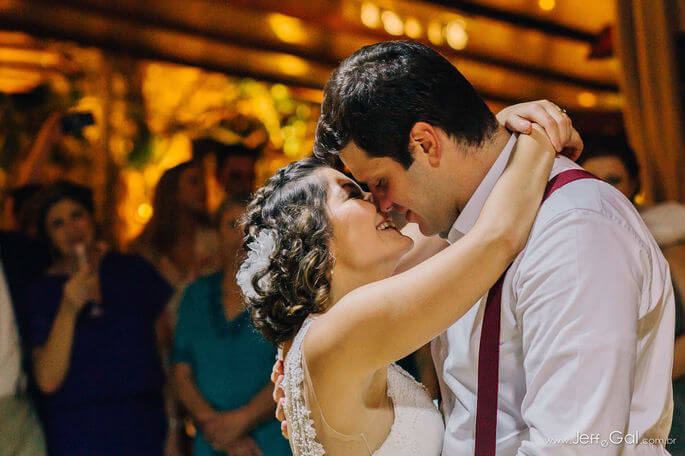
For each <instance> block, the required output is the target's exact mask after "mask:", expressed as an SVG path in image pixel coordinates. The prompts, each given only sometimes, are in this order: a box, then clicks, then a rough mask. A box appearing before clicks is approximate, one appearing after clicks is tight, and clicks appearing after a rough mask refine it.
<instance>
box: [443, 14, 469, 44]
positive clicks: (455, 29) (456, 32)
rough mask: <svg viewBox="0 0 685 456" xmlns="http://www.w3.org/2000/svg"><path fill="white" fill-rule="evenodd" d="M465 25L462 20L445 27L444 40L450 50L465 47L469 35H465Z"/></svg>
mask: <svg viewBox="0 0 685 456" xmlns="http://www.w3.org/2000/svg"><path fill="white" fill-rule="evenodd" d="M465 25H466V23H465V22H464V21H463V20H454V21H451V22H450V23H449V24H447V26H446V27H445V39H446V40H447V44H449V45H450V47H451V48H453V49H457V50H461V49H464V48H465V47H466V43H468V41H469V35H468V33H466V27H465Z"/></svg>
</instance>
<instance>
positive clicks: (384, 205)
mask: <svg viewBox="0 0 685 456" xmlns="http://www.w3.org/2000/svg"><path fill="white" fill-rule="evenodd" d="M371 194H372V195H373V201H374V202H375V203H376V206H377V207H378V210H380V211H381V212H390V210H391V209H392V206H393V204H392V201H391V200H390V198H388V197H387V195H386V194H385V192H382V191H378V190H377V189H376V188H372V189H371Z"/></svg>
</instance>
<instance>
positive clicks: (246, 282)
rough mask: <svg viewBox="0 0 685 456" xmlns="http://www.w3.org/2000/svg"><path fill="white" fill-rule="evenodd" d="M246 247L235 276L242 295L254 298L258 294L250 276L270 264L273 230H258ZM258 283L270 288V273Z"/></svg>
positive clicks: (263, 288) (272, 248)
mask: <svg viewBox="0 0 685 456" xmlns="http://www.w3.org/2000/svg"><path fill="white" fill-rule="evenodd" d="M247 248H248V252H247V258H246V259H245V261H243V264H242V265H240V270H239V271H238V273H237V274H236V275H235V278H236V282H237V283H238V286H239V287H240V288H241V290H242V291H243V295H245V296H246V297H247V298H250V299H255V298H258V297H259V296H258V295H257V292H256V291H255V289H254V287H253V286H252V278H253V277H254V276H255V275H256V274H257V273H259V272H261V271H263V270H264V269H266V268H268V267H269V265H270V264H271V255H273V253H274V252H275V251H276V236H275V232H274V231H273V230H262V231H260V232H259V234H258V235H257V237H256V238H255V240H254V241H252V242H250V243H249V244H248V245H247ZM258 283H259V287H260V288H261V289H262V290H269V289H270V288H271V274H265V275H264V276H263V277H262V278H261V279H259V282H258Z"/></svg>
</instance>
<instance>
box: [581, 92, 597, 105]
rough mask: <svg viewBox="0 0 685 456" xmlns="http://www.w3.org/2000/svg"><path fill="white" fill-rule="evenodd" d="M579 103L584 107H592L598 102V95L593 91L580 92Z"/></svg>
mask: <svg viewBox="0 0 685 456" xmlns="http://www.w3.org/2000/svg"><path fill="white" fill-rule="evenodd" d="M578 103H579V104H580V105H581V106H582V107H584V108H591V107H593V106H595V105H596V104H597V95H595V94H594V93H592V92H581V93H579V94H578Z"/></svg>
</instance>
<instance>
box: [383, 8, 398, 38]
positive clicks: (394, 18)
mask: <svg viewBox="0 0 685 456" xmlns="http://www.w3.org/2000/svg"><path fill="white" fill-rule="evenodd" d="M381 21H383V28H385V31H386V32H388V33H389V34H391V35H395V36H399V35H402V34H403V33H404V24H403V23H402V19H400V17H399V16H398V15H397V14H395V13H393V12H392V11H383V14H381Z"/></svg>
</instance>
